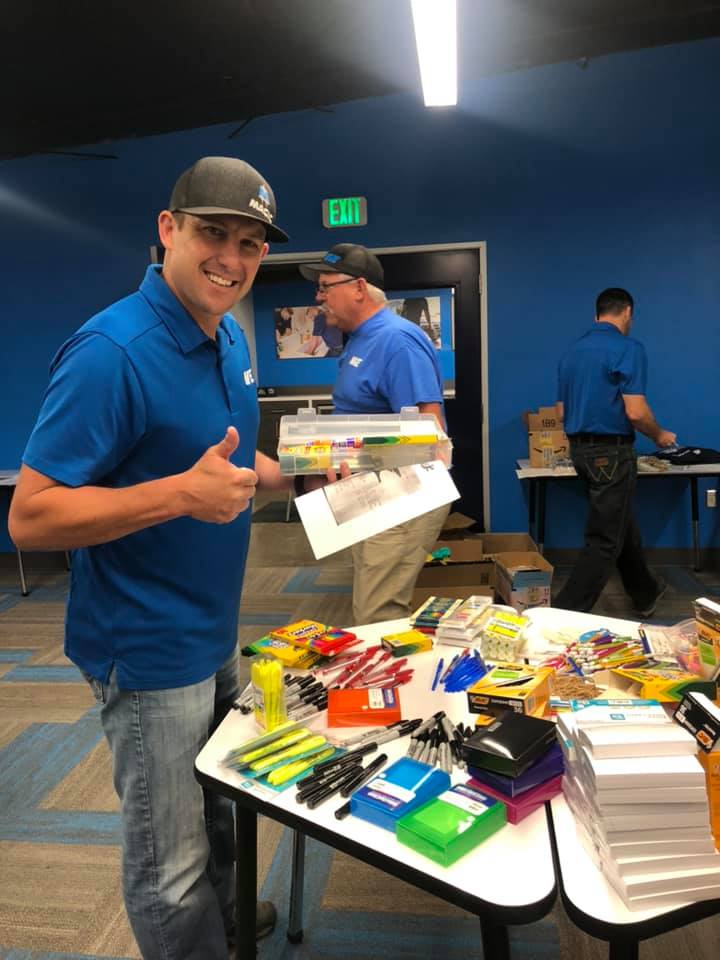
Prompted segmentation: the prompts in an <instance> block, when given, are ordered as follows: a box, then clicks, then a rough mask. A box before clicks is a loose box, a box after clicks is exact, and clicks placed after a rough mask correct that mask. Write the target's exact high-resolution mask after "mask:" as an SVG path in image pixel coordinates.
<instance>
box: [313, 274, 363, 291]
mask: <svg viewBox="0 0 720 960" xmlns="http://www.w3.org/2000/svg"><path fill="white" fill-rule="evenodd" d="M359 279H360V277H348V278H347V280H334V281H333V282H332V283H323V282H322V281H319V282H318V285H317V291H318V293H327V292H328V290H329V289H330V287H339V286H340V285H341V284H343V283H354V282H355V281H356V280H359Z"/></svg>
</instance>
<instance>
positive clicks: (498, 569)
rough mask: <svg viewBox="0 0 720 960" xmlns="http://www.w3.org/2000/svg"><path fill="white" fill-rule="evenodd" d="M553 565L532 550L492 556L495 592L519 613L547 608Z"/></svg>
mask: <svg viewBox="0 0 720 960" xmlns="http://www.w3.org/2000/svg"><path fill="white" fill-rule="evenodd" d="M552 576H553V568H552V564H550V563H548V561H547V560H546V559H545V557H543V556H542V555H541V554H539V553H535V552H533V551H523V550H520V551H510V552H508V553H498V554H496V555H495V592H496V593H497V595H498V597H499V598H500V600H501V601H502V602H503V603H506V604H507V605H508V606H510V607H514V608H515V609H516V610H517V611H518V613H521V612H522V611H523V610H526V609H527V608H528V607H549V606H550V587H551V585H552Z"/></svg>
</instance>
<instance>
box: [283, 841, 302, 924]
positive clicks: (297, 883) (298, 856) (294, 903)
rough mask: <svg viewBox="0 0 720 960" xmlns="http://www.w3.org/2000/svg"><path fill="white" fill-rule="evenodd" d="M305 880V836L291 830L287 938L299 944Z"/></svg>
mask: <svg viewBox="0 0 720 960" xmlns="http://www.w3.org/2000/svg"><path fill="white" fill-rule="evenodd" d="M304 879H305V834H304V833H301V832H300V831H299V830H293V857H292V875H291V877H290V919H289V920H288V929H287V938H288V940H289V941H290V943H300V942H301V940H302V938H303V881H304Z"/></svg>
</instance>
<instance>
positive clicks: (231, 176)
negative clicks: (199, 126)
mask: <svg viewBox="0 0 720 960" xmlns="http://www.w3.org/2000/svg"><path fill="white" fill-rule="evenodd" d="M168 209H169V210H171V211H172V212H173V213H176V212H177V213H194V214H196V215H197V216H198V217H202V216H210V215H212V214H223V213H224V214H233V215H235V216H241V217H249V218H250V219H251V220H257V221H258V222H259V223H262V225H263V226H264V227H265V235H266V236H267V239H268V240H274V241H275V242H276V243H287V241H288V239H289V238H288V235H287V234H286V233H285V231H284V230H281V229H280V227H278V226H276V224H275V222H274V221H275V217H276V216H277V206H276V204H275V194H274V193H273V192H272V188H271V186H270V184H269V183H268V182H267V181H266V180H265V179H263V177H262V176H261V175H260V174H259V173H258V171H257V170H256V169H255V167H251V166H250V164H249V163H245V161H244V160H238V159H237V158H236V157H203V158H202V159H201V160H198V161H197V163H194V164H193V165H192V166H191V167H190V169H189V170H186V171H185V173H183V174H181V176H180V178H179V179H178V181H177V183H176V184H175V186H174V187H173V192H172V196H171V197H170V203H169V205H168Z"/></svg>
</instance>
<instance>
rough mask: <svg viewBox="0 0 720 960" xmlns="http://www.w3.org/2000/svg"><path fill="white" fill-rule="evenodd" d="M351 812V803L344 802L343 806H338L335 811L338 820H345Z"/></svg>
mask: <svg viewBox="0 0 720 960" xmlns="http://www.w3.org/2000/svg"><path fill="white" fill-rule="evenodd" d="M349 813H350V803H349V802H348V803H344V804H343V805H342V806H341V807H338V808H337V810H336V811H335V819H336V820H344V819H345V817H346V816H347V815H348V814H349Z"/></svg>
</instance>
